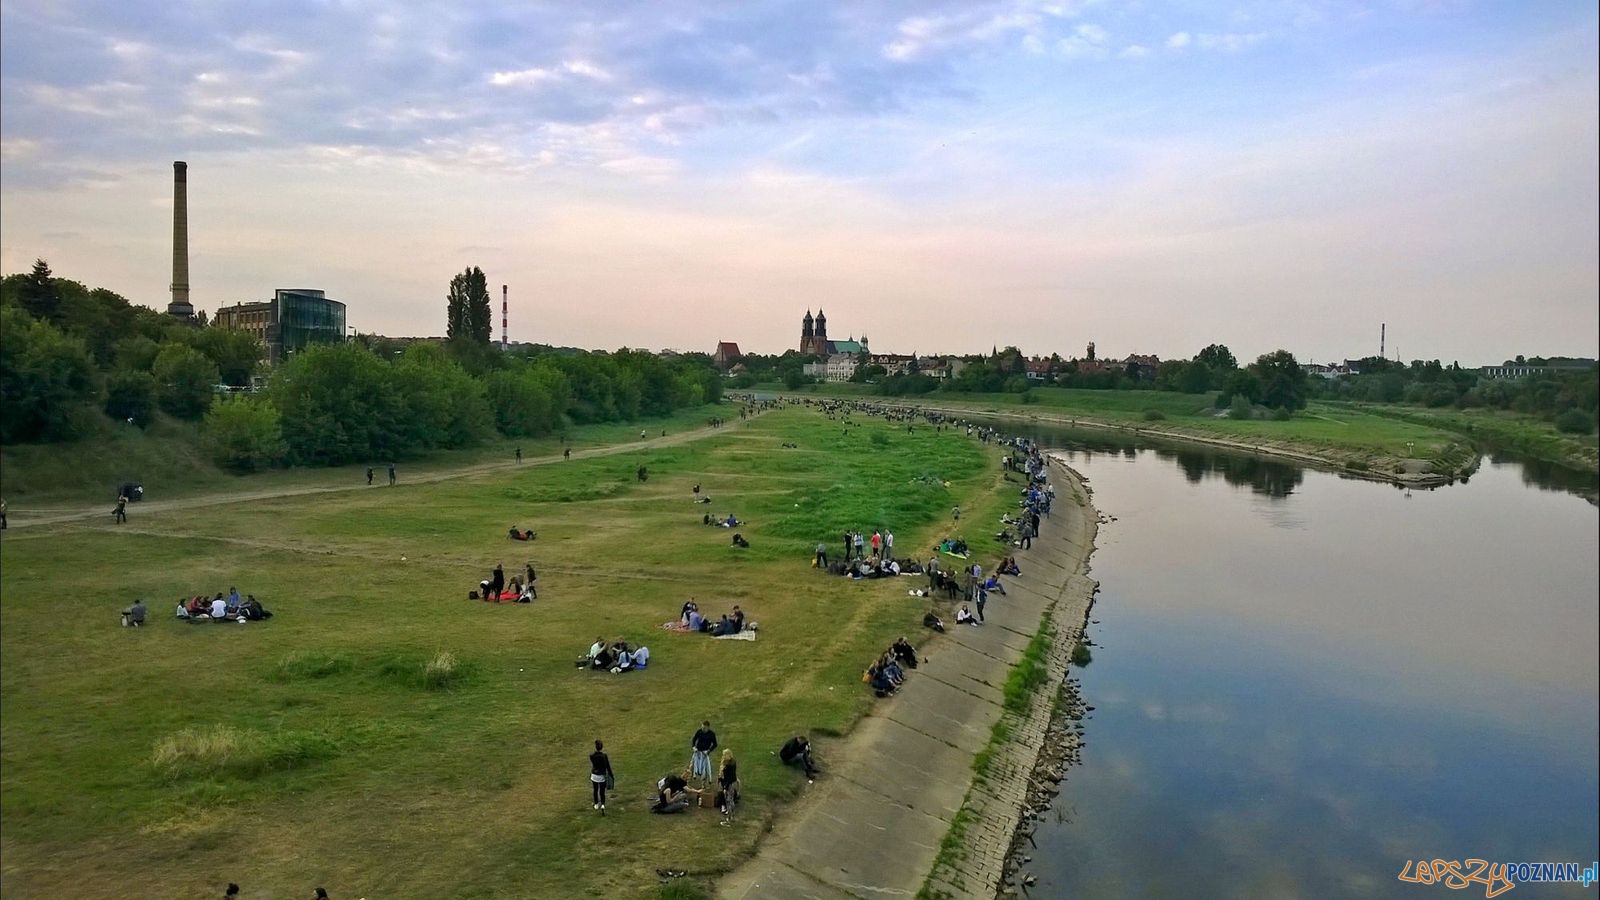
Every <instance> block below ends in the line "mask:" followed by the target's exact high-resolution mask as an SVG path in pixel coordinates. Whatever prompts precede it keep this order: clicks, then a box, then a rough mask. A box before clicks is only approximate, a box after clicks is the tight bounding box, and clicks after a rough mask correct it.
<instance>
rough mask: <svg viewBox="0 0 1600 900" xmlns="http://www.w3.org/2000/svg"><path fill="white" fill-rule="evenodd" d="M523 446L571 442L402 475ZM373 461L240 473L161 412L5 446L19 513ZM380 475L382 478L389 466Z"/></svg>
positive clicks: (191, 429)
mask: <svg viewBox="0 0 1600 900" xmlns="http://www.w3.org/2000/svg"><path fill="white" fill-rule="evenodd" d="M727 412H728V407H726V406H723V407H717V406H702V407H695V408H692V409H685V410H679V411H678V412H676V413H674V414H673V415H671V416H669V417H667V418H663V419H647V420H644V421H641V422H626V423H625V422H612V423H606V424H601V425H582V426H577V427H574V428H573V429H572V430H571V431H570V432H569V434H568V442H569V443H570V444H571V445H572V447H573V448H574V449H575V450H581V449H583V448H584V447H593V446H597V445H603V444H615V443H619V442H622V441H627V440H630V439H633V438H637V437H638V435H639V431H640V429H645V430H647V431H648V433H649V434H651V435H656V434H660V433H661V431H662V430H663V429H665V430H667V431H669V432H670V433H672V434H678V433H680V432H682V431H685V430H688V429H690V428H697V427H699V426H701V425H704V424H705V422H706V420H707V419H709V418H711V417H712V416H715V415H726V414H727ZM518 446H520V447H522V452H523V454H524V455H525V456H540V455H547V454H555V453H560V452H561V447H562V446H564V445H563V444H562V443H561V438H560V437H558V436H550V437H544V438H523V439H518V440H506V439H496V440H495V441H492V442H490V443H488V444H485V445H483V446H479V447H473V448H470V449H465V450H439V451H435V452H432V453H426V454H422V455H420V456H417V457H413V458H410V459H402V460H399V467H400V473H401V476H402V477H405V476H407V475H418V474H427V473H431V472H438V471H446V470H452V469H457V468H460V467H462V466H466V465H472V464H474V463H481V462H485V461H489V460H509V459H511V458H512V453H513V451H514V449H515V448H516V447H518ZM388 462H389V460H387V459H375V460H372V462H371V463H370V464H371V465H375V466H380V467H381V466H383V465H385V464H387V463H388ZM367 465H368V463H362V464H360V465H353V466H338V467H334V468H326V469H303V468H302V469H269V470H266V471H263V472H255V473H250V474H247V475H239V474H234V473H231V472H226V471H223V470H221V469H218V468H217V467H216V466H215V465H213V464H212V462H211V459H210V458H209V457H208V456H207V455H206V453H205V452H204V451H203V450H202V448H201V445H200V433H199V427H198V426H197V425H194V424H192V423H188V422H180V421H176V420H173V419H169V418H167V417H165V416H161V417H158V418H157V420H156V421H155V422H154V423H153V424H152V425H151V426H150V428H149V429H148V430H143V431H141V430H140V429H138V428H134V427H132V426H111V427H108V428H107V429H106V430H105V431H104V432H103V433H101V434H98V435H95V436H94V437H93V438H90V439H87V440H84V441H78V442H74V443H66V444H17V445H12V446H9V447H5V448H3V449H0V491H3V492H4V496H5V498H6V500H7V501H9V502H10V504H11V507H12V509H13V510H15V509H20V508H23V507H41V506H42V507H52V506H62V505H65V504H74V503H78V504H81V503H83V502H88V501H92V502H95V503H103V502H106V501H107V500H115V499H116V496H117V495H116V489H117V487H118V486H119V485H121V484H122V483H123V482H124V481H129V480H135V481H143V482H144V486H145V496H146V498H147V499H172V498H177V497H191V496H195V495H197V494H210V493H218V492H228V491H239V490H246V489H249V490H271V489H272V488H274V487H277V486H280V485H282V486H295V487H304V486H309V485H323V484H330V485H331V484H354V483H357V482H358V481H359V480H361V479H362V478H363V475H364V470H365V469H366V466H367ZM379 474H380V477H381V475H382V473H381V471H380V473H379ZM108 508H109V507H108Z"/></svg>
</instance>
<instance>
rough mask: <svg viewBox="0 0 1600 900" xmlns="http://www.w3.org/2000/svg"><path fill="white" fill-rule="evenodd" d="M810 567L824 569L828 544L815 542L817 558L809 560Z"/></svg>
mask: <svg viewBox="0 0 1600 900" xmlns="http://www.w3.org/2000/svg"><path fill="white" fill-rule="evenodd" d="M811 566H812V568H816V569H826V568H827V567H828V545H827V544H824V543H822V542H821V541H818V542H817V558H816V559H814V560H812V561H811Z"/></svg>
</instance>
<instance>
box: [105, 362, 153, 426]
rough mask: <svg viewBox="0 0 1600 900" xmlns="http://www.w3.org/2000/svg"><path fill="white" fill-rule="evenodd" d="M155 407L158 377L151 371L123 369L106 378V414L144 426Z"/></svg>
mask: <svg viewBox="0 0 1600 900" xmlns="http://www.w3.org/2000/svg"><path fill="white" fill-rule="evenodd" d="M155 408H156V379H155V376H153V375H151V374H150V373H149V372H130V371H127V370H122V371H119V372H114V373H112V375H111V377H110V378H107V379H106V415H108V416H110V417H111V418H113V419H116V420H118V421H132V422H133V424H135V425H137V426H139V427H140V428H143V427H145V426H146V425H149V424H150V414H151V413H153V412H155Z"/></svg>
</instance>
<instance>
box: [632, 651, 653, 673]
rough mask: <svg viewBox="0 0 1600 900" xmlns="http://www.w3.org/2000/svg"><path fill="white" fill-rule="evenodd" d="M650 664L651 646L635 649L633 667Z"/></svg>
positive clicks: (642, 666) (639, 667)
mask: <svg viewBox="0 0 1600 900" xmlns="http://www.w3.org/2000/svg"><path fill="white" fill-rule="evenodd" d="M648 665H650V648H649V647H640V648H639V649H637V650H635V651H633V667H634V668H635V669H642V668H644V667H645V666H648Z"/></svg>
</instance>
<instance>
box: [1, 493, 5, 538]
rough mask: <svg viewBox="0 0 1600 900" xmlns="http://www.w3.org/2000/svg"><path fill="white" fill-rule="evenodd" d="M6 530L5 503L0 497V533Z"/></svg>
mask: <svg viewBox="0 0 1600 900" xmlns="http://www.w3.org/2000/svg"><path fill="white" fill-rule="evenodd" d="M5 530H6V501H5V498H4V497H0V531H5Z"/></svg>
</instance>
